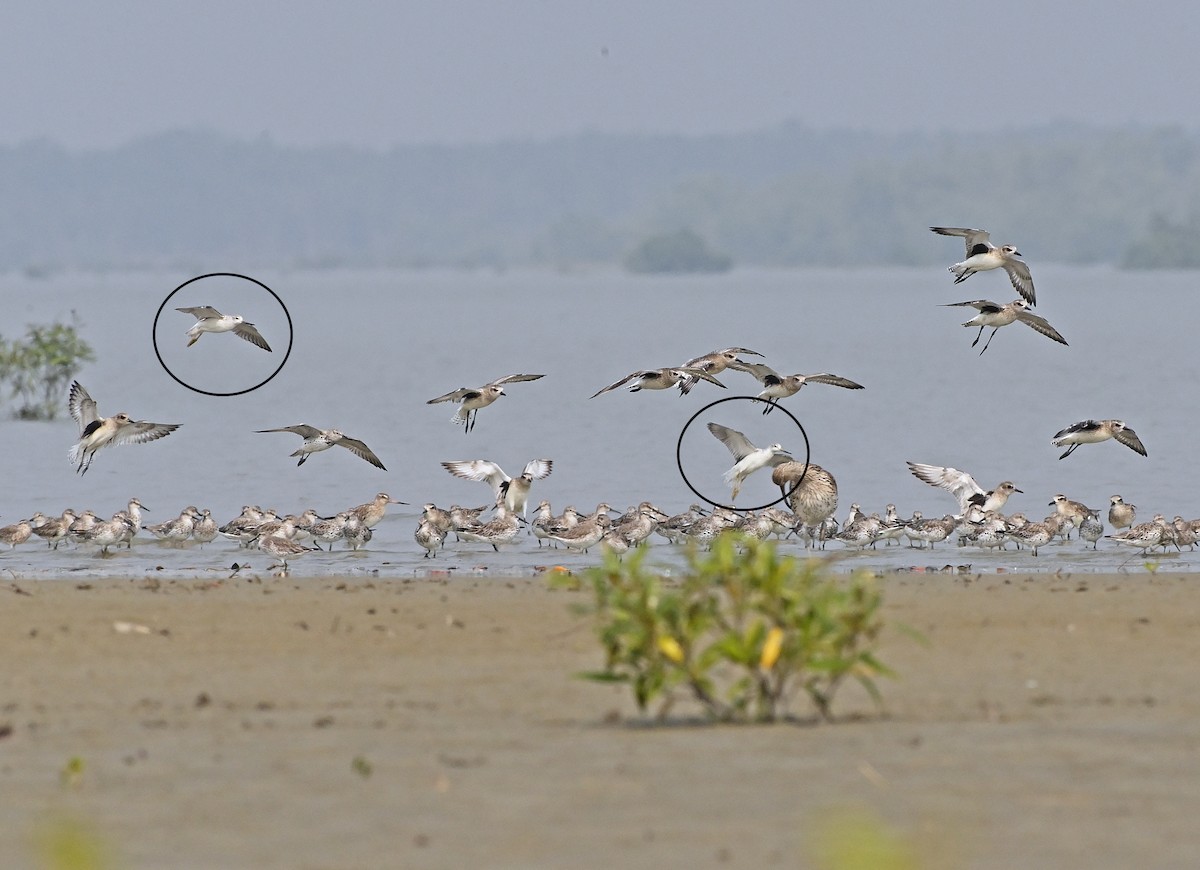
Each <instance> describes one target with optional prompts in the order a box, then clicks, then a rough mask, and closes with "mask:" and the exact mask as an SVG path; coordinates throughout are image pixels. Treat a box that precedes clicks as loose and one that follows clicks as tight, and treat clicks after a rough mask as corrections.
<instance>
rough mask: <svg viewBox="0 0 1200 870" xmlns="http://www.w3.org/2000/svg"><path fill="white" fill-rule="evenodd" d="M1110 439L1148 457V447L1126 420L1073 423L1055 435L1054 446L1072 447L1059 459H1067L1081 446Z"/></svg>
mask: <svg viewBox="0 0 1200 870" xmlns="http://www.w3.org/2000/svg"><path fill="white" fill-rule="evenodd" d="M1110 438H1113V439H1116V441H1117V442H1118V443H1120V444H1124V445H1125V446H1126V447H1128V448H1129V449H1130V450H1132V451H1133V452H1134V453H1140V454H1142V456H1145V455H1146V447H1145V445H1144V444H1142V440H1141V439H1140V438H1138V436H1137V433H1136V432H1134V431H1133V430H1132V429H1130V428H1129V427H1128V426H1126V425H1125V421H1124V420H1084V421H1082V422H1080V423H1072V424H1071V425H1070V426H1068V427H1067V428H1066V429H1062V430H1060V431H1058V432H1056V433H1054V446H1055V447H1064V446H1066V445H1068V444H1069V445H1070V446H1069V447H1067V450H1066V451H1065V452H1064V453H1063V455H1062V456H1060V457H1058V458H1059V459H1066V458H1067V457H1068V456H1070V455H1071V454H1072V453H1074V452H1075V450H1076V449H1077V448H1078V447H1079V445H1080V444H1099V443H1100V442H1101V441H1107V440H1109V439H1110Z"/></svg>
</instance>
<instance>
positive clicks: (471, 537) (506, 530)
mask: <svg viewBox="0 0 1200 870" xmlns="http://www.w3.org/2000/svg"><path fill="white" fill-rule="evenodd" d="M520 530H521V524H520V522H519V521H518V520H517V518H516V517H515V516H512V515H511V514H510V513H509V511H508V509H507V508H505V507H504V505H503V504H502V503H498V504H497V505H496V516H495V518H494V519H492V520H490V521H488V522H486V523H482V524H480V525H477V526H471V527H469V528H465V529H459V530H458V537H459V538H460V539H461V540H464V541H470V542H473V543H479V544H491V545H492V549H493V550H495V551H496V552H497V553H499V552H500V545H501V544H511V543H512V542H513V541H514V540H516V538H517V533H518V532H519V531H520Z"/></svg>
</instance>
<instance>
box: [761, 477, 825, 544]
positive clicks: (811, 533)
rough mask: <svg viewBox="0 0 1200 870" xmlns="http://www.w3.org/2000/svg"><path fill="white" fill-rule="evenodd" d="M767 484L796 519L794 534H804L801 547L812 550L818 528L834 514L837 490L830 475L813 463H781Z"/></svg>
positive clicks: (819, 530)
mask: <svg viewBox="0 0 1200 870" xmlns="http://www.w3.org/2000/svg"><path fill="white" fill-rule="evenodd" d="M771 482H772V483H774V484H775V485H776V486H777V487H779V491H780V492H782V493H783V496H784V499H785V500H786V501H787V504H788V507H790V508H791V509H792V513H793V514H795V515H796V520H797V523H798V526H797V531H798V532H802V533H803V534H804V536H805V538H806V543H805V546H806V547H812V546H815V544H816V540H817V538H818V537H819V535H820V533H821V527H822V525H823V524H824V523H825V521H826V520H828V519H829V518H830V517H832V516H833V514H834V512H835V511H836V510H837V506H838V488H837V481H836V480H835V479H834V477H833V475H832V474H830V473H829V472H828V471H826V470H825V469H824V468H822V467H821V466H819V465H817V464H816V463H815V462H810V463H808V464H807V465H806V464H805V463H803V462H785V463H783V464H782V465H777V466H775V470H774V471H772V472H771ZM822 546H824V545H823V544H822Z"/></svg>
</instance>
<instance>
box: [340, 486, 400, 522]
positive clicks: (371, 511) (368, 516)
mask: <svg viewBox="0 0 1200 870" xmlns="http://www.w3.org/2000/svg"><path fill="white" fill-rule="evenodd" d="M390 504H408V502H406V501H400V500H398V499H394V498H392V497H391V496H390V495H388V494H387V493H386V492H380V493H376V495H375V499H374V501H369V502H367V503H366V504H360V505H359V506H358V507H352V508H350V510H348V511H347V513H349V514H353V515H354V517H356V518H357V519H358V521H359V522H360V523H362V525H364V526H366V527H367V528H373V527H375V526H377V525H379V521H380V520H382V519H383V515H384V514H385V513H387V506H388V505H390Z"/></svg>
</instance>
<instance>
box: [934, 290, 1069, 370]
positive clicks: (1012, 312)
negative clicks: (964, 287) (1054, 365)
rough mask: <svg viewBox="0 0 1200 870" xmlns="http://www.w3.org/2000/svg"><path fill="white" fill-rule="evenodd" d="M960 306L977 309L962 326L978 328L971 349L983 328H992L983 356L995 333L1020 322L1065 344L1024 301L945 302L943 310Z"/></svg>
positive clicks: (976, 300) (977, 342) (1045, 321)
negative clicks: (1005, 303) (1003, 303)
mask: <svg viewBox="0 0 1200 870" xmlns="http://www.w3.org/2000/svg"><path fill="white" fill-rule="evenodd" d="M961 306H970V307H971V308H978V309H979V313H978V314H976V315H975V316H974V317H972V318H971V319H970V320H968V321H967V322H966V323H964V324H963V326H978V327H979V334H978V335H976V336H975V340H974V341H973V342H971V347H974V346H975V345H977V344H979V339H981V338H982V337H983V330H984V328H985V327H988V326H990V327H992V334H991V335H989V336H988V340H987V341H986V342H985V343H984V345H983V350H981V351H980V352H979V355H980V356H983V351H984V350H987V349H988V345H990V344H991V343H992V339H993V338H995V337H996V332H997V331H998V330H999V329H1000V327H1002V326H1008V325H1009V324H1010V323H1014V322H1015V321H1018V320H1019V321H1021V322H1022V323H1024V324H1025V325H1026V326H1031V327H1033V328H1034V329H1036V330H1037V331H1038V332H1040V333H1041V334H1042V335H1044V336H1046V337H1047V338H1052V339H1054V340H1055V341H1057V342H1058V343H1059V344H1066V343H1067V340H1066V339H1065V338H1063V337H1062V336H1061V335H1060V334H1059V332H1058V330H1057V329H1055V328H1054V327H1053V326H1051V325H1050V323H1049V321H1047V320H1046V318H1044V317H1039V316H1038V315H1036V314H1034V313H1033V312H1032V311H1029V310H1028V309H1029V305H1028V303H1026V302H1025V300H1024V299H1016V300H1014V301H1012V302H1010V303H1008V304H1007V305H1000V304H999V303H997V302H993V301H992V300H990V299H972V300H971V301H970V302H947V303H946V304H944V305H943V306H942V307H943V308H957V307H961Z"/></svg>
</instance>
